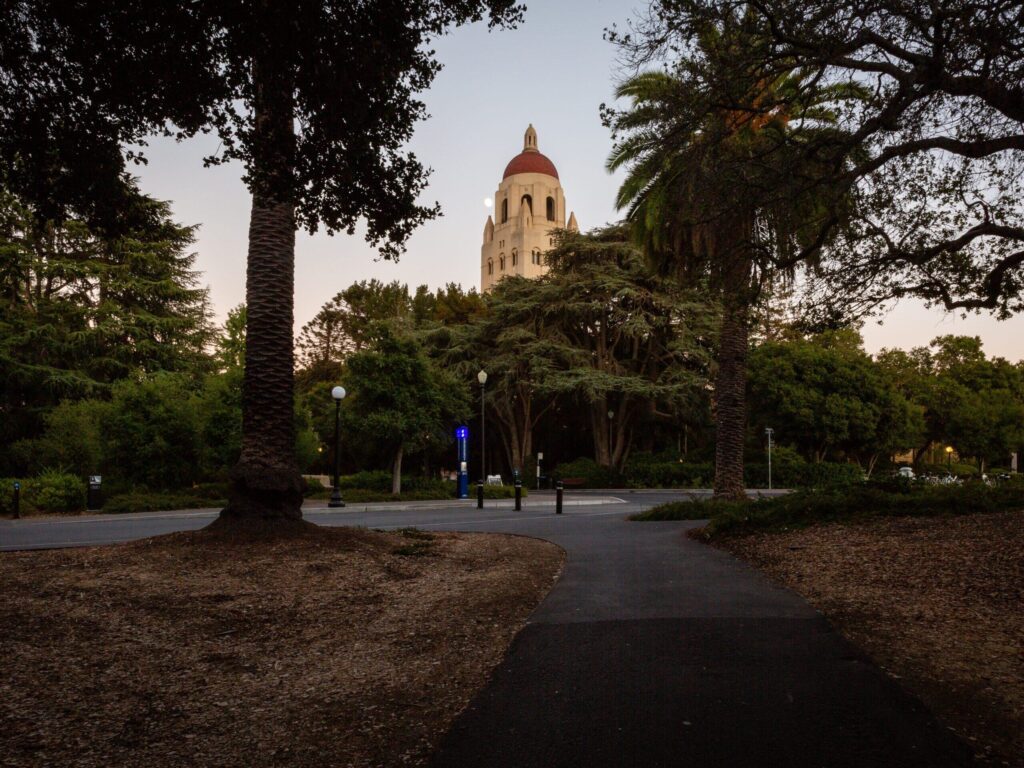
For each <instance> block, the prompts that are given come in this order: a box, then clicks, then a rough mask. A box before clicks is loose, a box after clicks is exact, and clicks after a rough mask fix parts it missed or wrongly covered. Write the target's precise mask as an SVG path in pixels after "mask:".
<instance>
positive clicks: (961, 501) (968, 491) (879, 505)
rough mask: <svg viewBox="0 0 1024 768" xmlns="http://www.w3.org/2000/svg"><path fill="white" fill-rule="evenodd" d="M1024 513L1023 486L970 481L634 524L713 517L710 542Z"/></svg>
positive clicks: (816, 495) (661, 515)
mask: <svg viewBox="0 0 1024 768" xmlns="http://www.w3.org/2000/svg"><path fill="white" fill-rule="evenodd" d="M1011 509H1024V482H1018V481H1011V482H1007V483H1000V484H996V485H986V484H984V483H980V482H978V483H973V482H967V483H963V484H960V485H948V486H931V485H922V484H916V483H915V484H903V485H901V486H900V487H899V488H890V487H888V486H887V485H885V484H881V483H879V484H870V483H869V484H863V485H853V486H849V487H846V488H839V487H832V488H824V489H819V490H807V491H797V492H794V493H789V494H785V495H783V496H776V497H773V498H770V499H759V500H756V501H747V502H742V501H741V502H720V501H702V502H692V503H679V502H673V503H671V504H662V505H660V506H658V507H654V508H652V509H650V510H648V511H646V512H643V513H641V514H639V515H635V516H634V517H633V518H632V519H634V520H693V519H704V518H708V519H710V522H709V523H708V525H707V526H706V527H705V528H704V535H705V536H706V537H707V538H714V537H716V536H723V535H740V534H745V533H753V532H757V531H770V530H782V529H789V528H799V527H804V526H807V525H813V524H815V523H821V522H829V521H837V520H858V519H867V518H871V517H878V516H908V515H941V514H948V515H965V514H976V513H982V512H999V511H1004V510H1011Z"/></svg>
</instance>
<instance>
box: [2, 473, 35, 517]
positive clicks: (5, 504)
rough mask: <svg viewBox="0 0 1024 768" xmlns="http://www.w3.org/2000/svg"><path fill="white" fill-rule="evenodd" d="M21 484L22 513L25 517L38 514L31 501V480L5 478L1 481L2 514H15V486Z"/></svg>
mask: <svg viewBox="0 0 1024 768" xmlns="http://www.w3.org/2000/svg"><path fill="white" fill-rule="evenodd" d="M15 483H21V491H20V511H21V514H22V515H23V516H26V517H27V516H28V515H31V514H34V513H36V512H38V511H39V510H37V509H36V507H35V505H34V504H32V502H31V501H30V500H29V495H28V494H29V487H30V486H31V485H32V481H31V480H22V479H21V478H17V477H5V478H2V479H0V513H3V514H5V515H13V514H14V484H15Z"/></svg>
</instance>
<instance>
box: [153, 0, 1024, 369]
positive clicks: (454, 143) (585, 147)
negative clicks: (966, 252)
mask: <svg viewBox="0 0 1024 768" xmlns="http://www.w3.org/2000/svg"><path fill="white" fill-rule="evenodd" d="M642 5H643V4H642V2H637V1H636V0H575V1H574V2H558V3H551V2H548V3H543V4H541V3H537V4H535V5H531V7H530V8H529V9H528V10H527V12H526V20H525V22H524V24H523V25H521V26H520V28H519V29H516V30H512V31H496V32H490V33H489V32H488V31H487V28H486V25H485V24H478V25H474V26H470V27H465V28H462V29H460V30H458V31H456V32H455V33H454V34H452V35H450V36H448V37H446V38H443V39H441V40H439V41H438V42H437V44H436V46H435V49H436V51H437V54H438V58H439V60H440V61H441V62H442V63H443V64H444V69H443V70H442V72H441V73H440V74H439V75H438V77H437V79H436V81H435V83H434V85H433V87H432V88H431V90H430V91H429V92H427V93H426V94H425V95H424V101H425V102H426V104H427V109H428V111H429V113H430V115H431V116H430V118H429V119H428V120H427V121H426V122H424V123H421V124H419V126H418V127H417V129H416V134H415V138H414V140H413V142H412V145H411V149H412V150H413V151H414V152H415V153H416V154H417V156H418V157H419V158H420V159H421V161H422V162H423V163H424V164H425V165H427V166H429V167H430V168H432V169H433V174H432V176H431V179H430V185H429V187H428V188H427V190H426V192H425V194H424V201H425V202H432V201H434V200H437V201H439V202H440V203H441V207H442V209H443V216H442V218H440V219H438V220H436V221H433V222H430V223H428V224H426V225H425V226H423V227H422V228H421V229H419V230H418V231H417V232H416V234H415V235H414V236H413V237H412V238H411V240H410V242H409V248H408V252H407V253H406V254H405V256H403V258H402V259H401V261H400V262H399V263H397V264H396V263H392V262H385V261H379V260H377V259H376V252H375V251H374V250H373V249H372V248H370V247H369V246H368V245H366V243H365V242H364V241H363V239H362V237H361V235H360V234H357V235H356V236H353V237H348V236H344V235H341V236H337V237H333V238H331V237H327V236H326V235H325V234H323V233H320V234H318V235H316V236H313V237H310V236H309V235H306V234H300V235H299V238H298V242H297V253H296V276H295V281H296V285H295V290H296V305H295V315H296V330H298V328H300V327H301V326H302V324H303V323H305V322H306V321H308V320H309V319H310V318H311V317H312V316H313V315H314V314H316V312H317V310H318V309H319V308H320V306H321V305H322V304H323V303H324V302H325V301H327V300H329V299H330V298H331V297H332V296H334V295H335V294H336V293H337V292H338V291H340V290H342V289H343V288H345V287H346V286H348V285H349V284H351V283H352V282H354V281H356V280H365V279H369V278H373V277H376V278H378V279H380V280H384V281H391V280H400V281H402V282H405V283H408V284H409V286H410V288H411V289H412V288H415V286H417V285H420V284H423V283H425V284H427V285H429V286H430V287H431V288H437V287H439V286H442V285H444V284H445V283H449V282H454V283H461V284H462V285H463V286H464V287H467V288H468V287H471V286H474V287H478V286H479V280H480V276H479V259H480V244H481V237H482V233H483V227H484V222H485V221H486V219H487V215H488V213H490V209H488V208H487V207H485V205H484V200H485V198H489V197H493V195H494V192H495V189H496V188H497V186H498V183H499V181H500V180H501V172H502V170H503V169H504V167H505V164H506V163H507V162H508V161H509V160H510V159H511V158H512V156H513V155H515V154H517V153H518V152H519V151H520V150H521V149H522V141H523V132H524V131H525V129H526V126H527V124H529V123H533V125H534V127H535V128H536V129H537V134H538V146H539V149H540V151H541V152H543V153H544V154H546V155H547V156H548V157H550V158H551V159H552V161H554V163H555V165H556V167H557V168H558V173H559V176H560V178H561V182H562V186H563V189H564V190H565V196H566V203H567V205H566V207H567V210H573V211H575V212H576V218H577V219H578V221H579V224H580V227H581V228H582V229H584V230H586V229H589V228H591V227H594V226H599V225H601V224H604V223H606V222H609V221H612V220H614V219H616V218H618V216H617V214H616V212H615V210H614V206H613V200H614V195H615V190H616V188H617V185H618V181H619V179H618V178H616V177H614V176H611V175H609V174H608V173H607V172H606V171H605V170H604V161H605V158H606V157H607V155H608V152H609V150H610V148H611V139H610V136H609V133H608V131H607V129H605V128H604V127H603V126H602V125H601V122H600V118H599V115H598V106H599V105H600V104H601V103H602V102H605V101H608V100H609V99H610V98H611V92H612V89H613V87H614V82H615V80H616V79H617V76H618V73H617V67H616V63H615V51H614V49H613V48H612V46H611V45H609V44H608V43H606V42H605V41H604V40H603V39H602V32H603V30H604V28H605V27H607V26H609V25H610V24H612V23H615V22H618V23H620V24H621V23H622V22H623V21H624V20H625V19H627V18H629V17H630V15H631V14H632V11H633V9H634V8H635V7H642ZM216 146H217V141H216V139H215V138H210V137H201V138H197V139H193V140H191V141H188V142H185V143H182V144H176V143H175V142H174V141H172V140H165V139H160V140H154V141H153V142H152V144H151V146H150V148H149V152H148V155H149V159H150V162H149V165H148V166H146V167H142V168H140V169H138V170H137V171H136V172H137V174H138V175H139V176H140V178H141V184H142V188H143V190H144V191H145V192H147V193H149V194H151V195H154V196H156V197H159V198H162V199H166V200H170V201H172V202H173V209H174V215H175V217H176V219H177V220H178V221H180V222H181V223H184V224H199V225H201V226H200V229H199V233H198V240H197V245H196V250H197V252H198V262H197V266H198V268H199V269H200V270H201V271H202V272H203V273H204V275H203V281H204V282H205V283H207V284H208V285H209V286H210V292H211V298H212V301H213V305H214V309H215V311H216V314H217V319H218V321H220V320H222V319H223V317H224V316H225V314H226V313H227V311H228V310H229V309H230V308H231V307H233V306H235V305H236V304H238V303H240V302H241V301H243V299H244V295H245V255H246V234H247V228H248V218H249V195H248V192H247V191H246V189H245V187H244V185H243V184H242V183H241V181H240V175H241V170H240V167H239V166H238V165H230V166H223V167H220V168H212V169H204V168H203V167H202V162H201V159H202V157H203V156H204V155H207V154H210V153H212V152H213V151H215V149H216ZM881 319H882V320H883V324H882V325H878V324H877V323H875V322H871V321H869V322H868V323H867V324H866V325H865V327H864V329H863V330H864V336H865V343H866V346H867V349H868V351H870V352H875V351H877V350H878V349H880V348H881V347H904V348H909V347H912V346H919V345H924V344H927V343H928V342H929V341H930V340H931V339H932V338H934V337H935V336H938V335H941V334H948V333H958V334H970V335H977V336H981V338H982V340H983V341H984V344H985V349H986V351H987V352H988V353H989V354H996V355H1001V356H1003V357H1007V358H1009V359H1011V360H1019V359H1021V358H1022V357H1024V341H1022V339H1024V317H1021V316H1018V317H1016V318H1014V319H1012V320H1010V321H1005V322H997V321H995V320H993V319H991V318H989V317H987V316H983V317H977V316H971V317H968V318H967V319H965V320H961V319H960V318H959V317H955V316H952V315H948V314H946V313H944V312H941V311H939V310H926V309H924V308H923V307H922V306H921V305H920V304H918V303H915V302H904V303H903V304H902V305H900V306H899V307H898V308H896V309H895V310H894V311H892V312H891V313H890V314H888V315H887V316H885V317H884V318H881Z"/></svg>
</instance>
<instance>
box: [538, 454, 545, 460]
mask: <svg viewBox="0 0 1024 768" xmlns="http://www.w3.org/2000/svg"><path fill="white" fill-rule="evenodd" d="M543 460H544V454H543V453H538V454H537V461H543Z"/></svg>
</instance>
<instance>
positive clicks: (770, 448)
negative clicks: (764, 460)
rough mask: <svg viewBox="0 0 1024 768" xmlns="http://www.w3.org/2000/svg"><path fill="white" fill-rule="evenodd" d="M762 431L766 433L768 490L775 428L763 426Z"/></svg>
mask: <svg viewBox="0 0 1024 768" xmlns="http://www.w3.org/2000/svg"><path fill="white" fill-rule="evenodd" d="M764 433H765V434H766V435H768V490H769V491H770V490H771V489H772V435H774V434H775V430H774V429H772V428H771V427H765V428H764Z"/></svg>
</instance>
